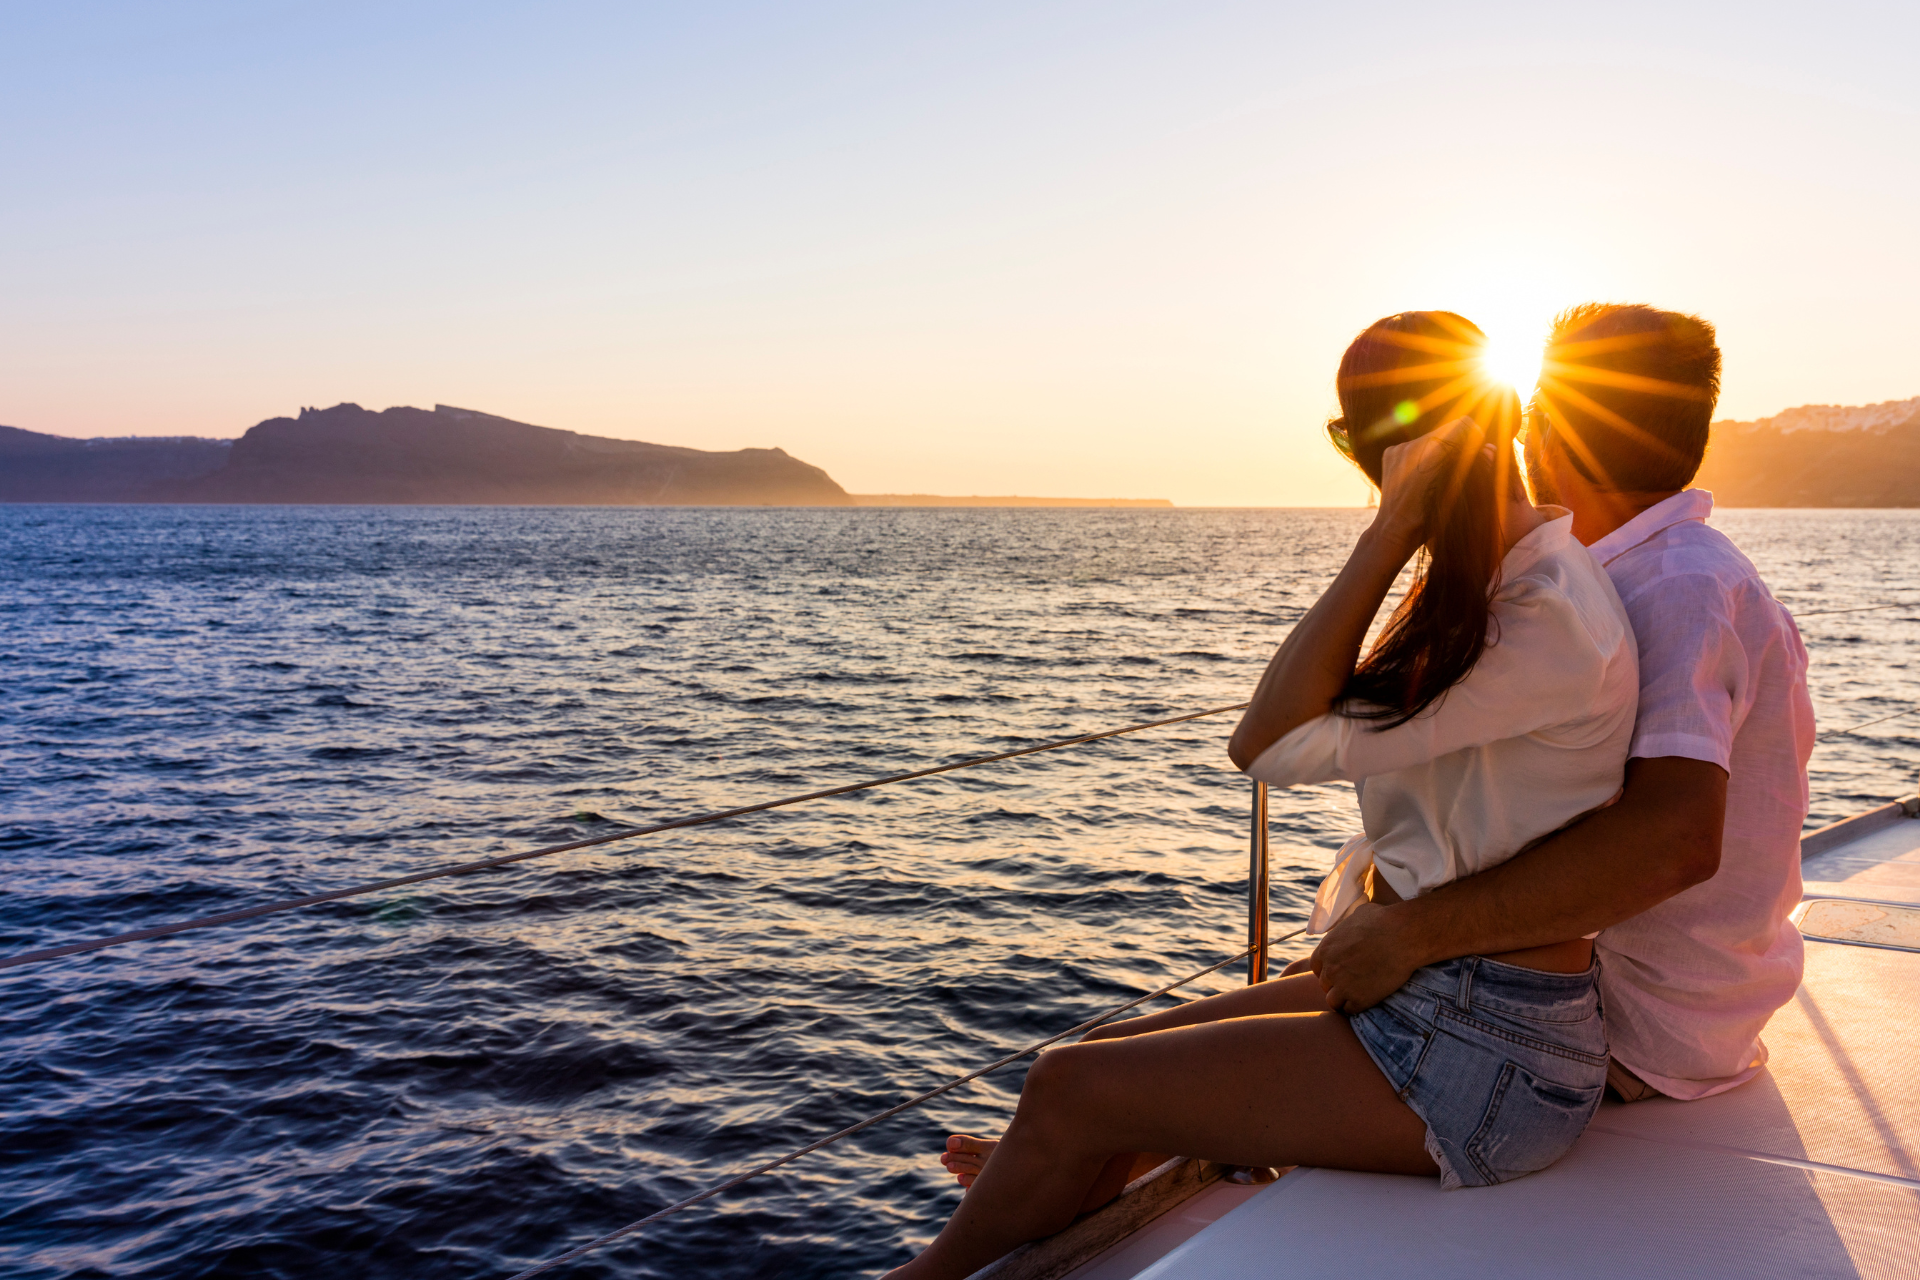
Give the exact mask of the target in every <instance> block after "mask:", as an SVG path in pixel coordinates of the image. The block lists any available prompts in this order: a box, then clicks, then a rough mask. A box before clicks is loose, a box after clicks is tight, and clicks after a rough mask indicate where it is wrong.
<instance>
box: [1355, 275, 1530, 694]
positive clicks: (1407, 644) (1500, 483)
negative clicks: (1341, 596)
mask: <svg viewBox="0 0 1920 1280" xmlns="http://www.w3.org/2000/svg"><path fill="white" fill-rule="evenodd" d="M1486 342H1487V339H1486V335H1485V334H1483V333H1481V332H1480V330H1479V329H1478V328H1477V327H1476V326H1475V325H1474V324H1473V323H1472V322H1470V321H1468V320H1466V319H1464V318H1462V317H1460V316H1457V315H1455V314H1453V313H1452V312H1451V311H1403V312H1401V313H1400V314H1399V315H1393V316H1388V317H1387V318H1386V319H1384V320H1378V321H1375V322H1374V323H1373V324H1371V325H1369V326H1367V329H1366V331H1365V332H1364V333H1362V334H1361V335H1360V336H1359V337H1358V338H1355V339H1354V340H1353V345H1351V346H1349V347H1348V348H1347V353H1346V355H1345V356H1343V357H1342V358H1341V360H1340V374H1339V379H1338V382H1337V384H1336V385H1337V388H1338V390H1339V394H1340V416H1339V417H1337V418H1335V419H1334V420H1333V421H1331V422H1329V423H1327V435H1328V436H1329V437H1331V438H1332V440H1333V443H1334V446H1335V447H1336V448H1338V449H1339V450H1340V452H1341V453H1343V454H1345V455H1346V456H1347V458H1348V460H1349V461H1351V462H1352V463H1353V464H1354V465H1355V466H1357V467H1359V468H1360V470H1361V471H1363V472H1365V473H1366V476H1367V479H1369V480H1371V481H1373V483H1374V484H1375V485H1376V486H1377V485H1378V484H1379V483H1380V475H1381V455H1383V454H1384V453H1385V452H1386V451H1387V450H1388V449H1389V448H1391V447H1392V446H1394V445H1396V444H1401V443H1404V442H1406V441H1408V440H1413V439H1417V438H1418V437H1420V436H1423V435H1426V434H1427V433H1428V432H1429V431H1432V430H1433V429H1434V428H1436V427H1438V426H1440V425H1442V424H1443V423H1446V422H1450V421H1452V420H1453V419H1455V418H1458V417H1460V416H1462V415H1471V416H1472V417H1473V419H1474V420H1475V421H1476V422H1478V423H1479V424H1480V426H1481V427H1483V428H1484V429H1485V430H1486V439H1487V440H1488V441H1491V442H1492V443H1493V444H1494V446H1495V449H1494V456H1493V457H1492V458H1491V459H1489V458H1487V457H1486V456H1485V455H1484V454H1482V453H1481V452H1480V450H1479V447H1478V446H1479V443H1480V442H1479V441H1475V443H1474V447H1473V450H1472V452H1471V453H1470V454H1468V455H1467V456H1457V457H1455V458H1453V459H1452V461H1451V463H1450V464H1448V465H1443V466H1442V467H1440V468H1439V470H1438V471H1437V472H1436V474H1435V478H1434V481H1433V486H1432V488H1431V489H1430V490H1429V491H1428V494H1427V511H1428V522H1427V542H1426V546H1425V547H1424V548H1423V549H1422V550H1421V553H1420V555H1419V557H1418V558H1417V560H1416V562H1415V569H1414V579H1413V585H1412V587H1411V588H1410V589H1409V590H1408V591H1407V595H1406V598H1405V599H1404V600H1402V601H1401V602H1400V605H1399V607H1398V608H1396V609H1395V610H1394V611H1393V614H1392V615H1391V616H1390V617H1389V618H1388V619H1387V624H1386V626H1385V628H1384V629H1383V630H1382V631H1381V632H1380V635H1379V637H1378V639H1376V640H1375V641H1374V643H1373V647H1372V648H1371V649H1369V650H1368V651H1367V653H1366V656H1365V657H1363V658H1362V659H1361V660H1360V664H1359V666H1358V667H1357V668H1355V670H1354V673H1353V674H1352V675H1351V676H1350V677H1348V679H1347V684H1346V688H1345V689H1343V690H1342V691H1341V695H1340V701H1339V703H1338V705H1339V707H1340V710H1341V713H1342V714H1344V715H1347V716H1351V717H1354V718H1356V719H1362V720H1379V721H1383V722H1384V723H1383V724H1382V725H1381V726H1380V727H1382V728H1391V727H1392V726H1394V725H1399V724H1405V723H1406V722H1407V721H1409V720H1411V719H1413V718H1414V717H1415V716H1417V715H1419V714H1420V713H1421V712H1422V711H1424V710H1426V709H1427V708H1428V707H1429V706H1431V705H1433V703H1434V701H1435V700H1436V699H1438V698H1439V697H1440V696H1441V695H1442V694H1444V693H1446V691H1447V690H1448V689H1451V688H1452V687H1453V686H1454V685H1456V684H1458V683H1459V682H1460V681H1461V680H1464V679H1465V678H1466V675H1467V673H1468V672H1469V671H1471V670H1473V666H1474V663H1476V662H1478V661H1479V660H1480V654H1481V651H1482V650H1484V649H1485V648H1486V646H1487V641H1488V636H1487V625H1488V622H1489V616H1488V612H1487V609H1488V605H1489V602H1490V601H1491V599H1492V596H1493V593H1494V591H1495V590H1496V589H1497V588H1498V587H1499V585H1500V562H1501V560H1502V559H1503V558H1504V557H1505V555H1506V547H1505V544H1504V539H1503V537H1502V528H1503V525H1502V521H1501V515H1502V510H1503V508H1504V506H1505V504H1506V501H1507V494H1508V492H1509V487H1510V486H1512V485H1514V484H1515V476H1514V463H1513V447H1512V442H1513V434H1514V431H1515V430H1516V428H1517V427H1518V425H1519V415H1520V400H1519V397H1518V396H1517V395H1516V394H1515V393H1514V391H1513V389H1512V388H1510V387H1506V386H1504V385H1501V384H1499V383H1496V382H1494V381H1493V380H1492V379H1491V378H1489V377H1488V375H1487V373H1486V371H1485V368H1484V366H1483V364H1482V358H1483V357H1484V355H1485V348H1486Z"/></svg>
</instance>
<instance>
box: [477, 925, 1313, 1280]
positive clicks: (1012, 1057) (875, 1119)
mask: <svg viewBox="0 0 1920 1280" xmlns="http://www.w3.org/2000/svg"><path fill="white" fill-rule="evenodd" d="M1306 931H1307V930H1306V926H1304V925H1302V926H1301V927H1300V928H1298V929H1295V930H1294V931H1293V932H1292V933H1289V934H1287V935H1285V936H1284V937H1279V938H1274V939H1272V940H1271V942H1269V944H1268V945H1272V943H1274V942H1287V941H1290V940H1291V939H1294V938H1297V937H1299V936H1300V935H1301V934H1303V933H1305V932H1306ZM1252 950H1253V948H1252V947H1251V946H1246V947H1242V948H1240V950H1238V951H1236V952H1234V953H1233V954H1232V955H1230V956H1228V957H1227V958H1226V959H1225V960H1222V961H1220V962H1219V963H1217V964H1210V965H1208V966H1207V967H1206V968H1204V969H1201V970H1200V971H1199V972H1197V973H1190V974H1188V975H1187V976H1186V977H1184V978H1182V979H1180V980H1179V981H1178V982H1170V983H1168V984H1167V985H1166V986H1164V987H1161V988H1160V989H1159V990H1158V991H1149V992H1148V993H1147V994H1146V995H1143V996H1135V997H1134V998H1133V999H1131V1000H1129V1001H1127V1002H1126V1003H1125V1004H1117V1005H1115V1006H1113V1008H1111V1009H1108V1010H1107V1011H1106V1012H1104V1013H1101V1014H1099V1015H1097V1016H1095V1017H1092V1018H1089V1019H1087V1021H1085V1022H1083V1023H1081V1024H1080V1025H1079V1026H1077V1027H1068V1028H1067V1029H1066V1030H1065V1031H1062V1032H1059V1033H1057V1034H1055V1035H1051V1036H1048V1037H1047V1038H1046V1039H1045V1040H1038V1041H1035V1042H1034V1043H1033V1044H1030V1045H1028V1046H1027V1047H1026V1048H1024V1049H1019V1050H1016V1051H1014V1052H1013V1053H1010V1054H1008V1055H1007V1056H1006V1057H1004V1058H1001V1059H998V1060H997V1061H994V1062H990V1063H988V1064H987V1065H986V1066H984V1067H981V1068H980V1069H979V1070H977V1071H969V1072H968V1073H967V1074H966V1075H964V1076H959V1077H956V1078H955V1079H952V1080H949V1081H947V1082H946V1083H945V1084H943V1085H941V1086H939V1087H938V1088H934V1089H929V1090H927V1091H926V1092H925V1093H922V1094H919V1095H917V1096H915V1097H912V1098H908V1099H907V1100H906V1101H905V1102H902V1103H898V1104H896V1105H894V1106H891V1107H888V1108H887V1109H886V1110H885V1111H881V1112H877V1113H875V1114H874V1115H870V1116H868V1117H867V1118H866V1119H865V1120H862V1121H860V1122H859V1123H858V1124H852V1125H848V1126H847V1127H846V1128H844V1129H842V1130H840V1132H838V1133H835V1134H829V1135H828V1136H827V1137H824V1138H821V1139H819V1140H818V1141H816V1142H810V1143H808V1144H807V1145H806V1146H804V1147H800V1148H797V1149H796V1150H793V1151H789V1152H788V1153H787V1154H786V1155H784V1156H781V1157H780V1158H779V1159H778V1160H769V1161H768V1162H767V1163H765V1164H763V1165H757V1166H755V1167H754V1168H752V1169H748V1170H747V1171H746V1172H745V1173H738V1174H735V1175H734V1176H733V1177H731V1178H728V1179H727V1180H726V1181H725V1182H717V1183H715V1184H714V1185H713V1186H711V1187H708V1188H707V1189H706V1190H705V1191H701V1192H698V1193H696V1194H694V1195H690V1196H688V1197H687V1198H686V1199H684V1200H676V1201H675V1202H674V1203H672V1204H670V1205H667V1206H666V1207H665V1208H663V1209H656V1210H654V1211H653V1212H652V1213H650V1214H648V1215H647V1216H646V1217H644V1218H639V1219H637V1220H635V1221H633V1222H629V1223H628V1224H627V1225H626V1226H624V1227H621V1228H620V1229H619V1230H618V1231H609V1232H608V1233H607V1234H606V1235H604V1236H599V1237H597V1238H595V1239H593V1240H589V1241H587V1242H586V1243H585V1244H583V1245H578V1246H576V1247H575V1248H572V1249H569V1250H567V1251H566V1252H565V1253H563V1254H560V1255H559V1256H558V1257H553V1258H548V1259H547V1260H546V1261H545V1262H542V1263H539V1264H537V1265H535V1266H531V1267H528V1268H527V1269H526V1270H525V1271H522V1272H520V1273H519V1274H518V1275H515V1276H514V1277H512V1280H527V1277H528V1276H537V1275H539V1274H540V1273H541V1272H543V1271H550V1270H552V1269H553V1268H554V1267H557V1266H560V1265H562V1264H563V1263H568V1262H572V1261H574V1260H575V1259H576V1258H581V1257H584V1256H585V1255H587V1254H589V1253H592V1252H593V1251H594V1250H595V1249H598V1248H600V1247H601V1246H602V1245H609V1244H612V1243H613V1242H614V1241H615V1240H619V1239H621V1238H622V1237H624V1236H630V1235H632V1234H633V1233H634V1232H636V1231H638V1230H639V1229H640V1228H642V1227H644V1226H646V1225H647V1224H648V1223H650V1222H658V1221H659V1220H660V1219H662V1218H665V1217H668V1216H669V1215H671V1214H675V1213H679V1212H680V1211H681V1210H682V1209H690V1208H692V1207H693V1206H694V1205H696V1204H699V1203H700V1202H701V1201H703V1200H711V1199H713V1197H715V1196H717V1195H720V1194H721V1193H722V1192H726V1191H731V1190H732V1189H733V1188H735V1187H737V1186H739V1185H740V1184H741V1183H743V1182H747V1181H750V1180H751V1179H754V1178H757V1177H759V1176H760V1175H761V1174H763V1173H769V1172H771V1171H773V1170H775V1169H778V1168H779V1167H780V1166H781V1165H783V1164H791V1163H792V1162H793V1161H795V1160H798V1159H799V1158H800V1157H801V1156H804V1155H808V1154H810V1153H812V1152H815V1151H819V1150H820V1149H821V1148H823V1147H830V1146H832V1145H833V1144H834V1143H836V1142H838V1141H840V1140H841V1139H842V1138H850V1137H852V1136H853V1135H854V1134H856V1133H859V1132H860V1131H861V1130H863V1129H870V1128H872V1127H873V1126H874V1125H876V1124H879V1123H880V1122H881V1121H882V1120H885V1119H887V1118H889V1117H891V1116H897V1115H899V1114H900V1113H901V1112H902V1111H908V1110H911V1109H912V1108H914V1107H917V1106H919V1105H920V1104H921V1103H923V1102H931V1101H932V1100H933V1099H935V1098H937V1097H939V1096H940V1095H941V1094H943V1093H950V1092H952V1091H953V1090H955V1089H958V1088H959V1087H960V1086H961V1085H963V1084H965V1083H967V1082H968V1081H969V1080H978V1079H979V1078H980V1077H981V1076H984V1075H988V1074H990V1073H992V1072H995V1071H998V1070H999V1069H1000V1068H1001V1067H1004V1066H1007V1065H1008V1064H1009V1063H1014V1062H1018V1061H1019V1060H1020V1059H1022V1058H1024V1057H1026V1056H1027V1055H1029V1054H1034V1053H1038V1052H1040V1050H1042V1049H1044V1048H1046V1047H1047V1046H1048V1045H1050V1044H1055V1043H1058V1042H1059V1041H1061V1040H1064V1039H1066V1038H1067V1037H1068V1036H1070V1035H1073V1034H1075V1033H1077V1032H1081V1031H1089V1030H1091V1029H1093V1028H1094V1027H1097V1026H1099V1025H1100V1024H1101V1023H1103V1022H1105V1021H1106V1020H1107V1019H1109V1018H1111V1017H1113V1016H1114V1015H1116V1014H1121V1013H1125V1012H1126V1011H1127V1010H1129V1009H1131V1008H1133V1007H1134V1006H1135V1005H1140V1004H1145V1003H1146V1002H1147V1001H1149V1000H1153V999H1157V998H1159V997H1160V996H1163V995H1166V994H1167V993H1168V992H1169V991H1176V990H1178V989H1179V988H1181V987H1184V986H1186V985H1187V984H1188V983H1189V982H1192V981H1194V980H1196V979H1198V978H1204V977H1206V976H1207V975H1208V974H1210V973H1216V972H1218V971H1219V970H1221V969H1224V968H1226V967H1227V966H1228V965H1230V964H1232V963H1233V962H1234V961H1235V960H1240V959H1244V958H1245V957H1246V955H1247V954H1248V953H1249V952H1251V951H1252Z"/></svg>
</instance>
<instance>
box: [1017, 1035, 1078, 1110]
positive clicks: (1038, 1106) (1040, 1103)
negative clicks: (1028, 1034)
mask: <svg viewBox="0 0 1920 1280" xmlns="http://www.w3.org/2000/svg"><path fill="white" fill-rule="evenodd" d="M1090 1057H1091V1055H1089V1054H1088V1052H1087V1050H1086V1049H1085V1048H1082V1047H1081V1046H1079V1045H1062V1046H1060V1047H1059V1048H1055V1049H1049V1050H1047V1051H1046V1052H1045V1053H1043V1054H1041V1055H1040V1056H1039V1057H1038V1058H1036V1059H1034V1063H1033V1065H1032V1066H1031V1067H1028V1068H1027V1079H1026V1083H1024V1084H1022V1085H1021V1086H1020V1111H1021V1112H1022V1113H1025V1112H1027V1111H1030V1110H1031V1111H1034V1112H1035V1113H1036V1116H1046V1117H1048V1118H1059V1117H1060V1116H1061V1115H1062V1113H1063V1112H1065V1111H1067V1110H1069V1109H1070V1108H1071V1107H1072V1106H1073V1104H1074V1103H1075V1102H1076V1101H1077V1100H1078V1099H1080V1098H1083V1097H1085V1095H1086V1088H1085V1084H1086V1081H1087V1076H1088V1071H1089V1069H1090V1068H1091V1066H1092V1063H1091V1062H1090V1061H1089V1058H1090Z"/></svg>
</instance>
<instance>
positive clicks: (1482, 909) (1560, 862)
mask: <svg viewBox="0 0 1920 1280" xmlns="http://www.w3.org/2000/svg"><path fill="white" fill-rule="evenodd" d="M1726 777H1727V775H1726V774H1725V773H1724V772H1723V771H1721V770H1720V769H1719V768H1718V767H1716V766H1714V765H1711V764H1707V763H1705V762H1703V761H1697V760H1685V759H1679V758H1665V759H1658V760H1635V761H1633V762H1631V764H1630V765H1629V768H1628V775H1627V788H1626V792H1625V794H1624V795H1623V796H1622V797H1621V800H1620V802H1619V803H1618V804H1615V805H1612V806H1610V807H1609V808H1606V809H1602V810H1601V811H1600V812H1598V813H1596V814H1594V815H1593V816H1592V817H1590V818H1587V819H1586V820H1584V821H1582V822H1580V823H1578V824H1577V825H1575V826H1573V827H1570V828H1568V829H1567V830H1565V831H1563V832H1561V833H1559V834H1558V835H1556V836H1554V837H1553V838H1551V839H1549V840H1547V841H1545V842H1544V843H1542V844H1540V845H1539V846H1537V847H1536V848H1533V849H1529V850H1527V851H1525V852H1524V853H1521V854H1518V855H1516V856H1515V857H1513V858H1511V859H1509V860H1508V861H1506V862H1503V863H1501V864H1500V865H1499V866H1497V867H1494V868H1492V869H1490V870H1487V871H1483V872H1481V873H1480V874H1478V875H1474V876H1468V877H1466V878H1465V879H1462V880H1456V881H1454V882H1453V883H1451V884H1448V885H1443V886H1442V887H1440V888H1438V889H1435V890H1434V891H1433V892H1431V893H1428V894H1425V895H1422V896H1421V897H1419V898H1415V899H1413V900H1412V901H1410V902H1405V903H1400V904H1397V905H1395V906H1392V907H1387V908H1385V911H1386V912H1387V913H1390V915H1391V916H1392V917H1394V919H1393V923H1392V928H1393V932H1394V933H1395V934H1396V935H1398V936H1399V938H1400V939H1401V940H1402V945H1403V946H1404V947H1405V948H1406V951H1407V954H1408V956H1409V958H1411V959H1414V960H1415V962H1416V964H1434V963H1438V962H1439V961H1442V960H1451V959H1453V958H1454V957H1456V956H1464V955H1488V954H1494V953H1498V952H1502V951H1518V950H1521V949H1522V948H1526V947H1539V946H1546V945H1549V944H1551V943H1555V942H1564V941H1566V940H1567V939H1569V938H1578V937H1581V936H1583V935H1585V934H1589V933H1594V932H1597V931H1598V930H1601V929H1605V928H1607V927H1609V926H1611V925H1616V924H1619V923H1620V922H1621V921H1622V920H1626V919H1629V918H1631V917H1633V916H1636V915H1639V914H1640V913H1641V912H1642V911H1645V910H1647V909H1648V908H1649V907H1652V906H1655V905H1657V904H1659V903H1661V902H1664V901H1666V900H1667V899H1668V898H1670V897H1672V896H1673V895H1674V894H1676V893H1679V892H1681V891H1682V890H1684V889H1687V888H1690V887H1691V886H1693V885H1695V884H1698V883H1700V882H1701V881H1702V880H1705V879H1707V878H1709V877H1710V876H1712V874H1713V873H1714V871H1715V870H1717V869H1718V866H1719V854H1720V836H1721V827H1722V824H1723V822H1724V818H1725V813H1726Z"/></svg>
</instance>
